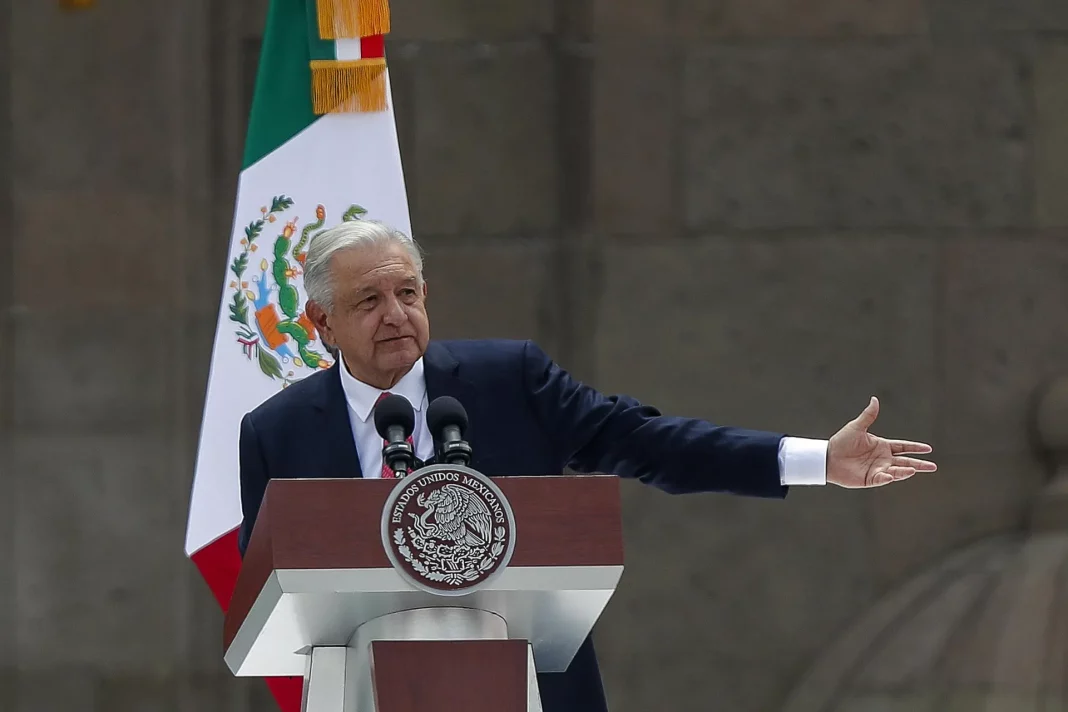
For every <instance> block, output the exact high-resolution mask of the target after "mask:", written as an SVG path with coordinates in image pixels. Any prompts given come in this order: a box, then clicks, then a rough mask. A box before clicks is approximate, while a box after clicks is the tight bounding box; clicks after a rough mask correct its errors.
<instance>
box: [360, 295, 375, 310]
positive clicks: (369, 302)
mask: <svg viewBox="0 0 1068 712" xmlns="http://www.w3.org/2000/svg"><path fill="white" fill-rule="evenodd" d="M377 303H378V297H367V298H366V299H364V300H363V301H362V302H360V307H362V308H364V309H371V308H373V307H374V305H375V304H377Z"/></svg>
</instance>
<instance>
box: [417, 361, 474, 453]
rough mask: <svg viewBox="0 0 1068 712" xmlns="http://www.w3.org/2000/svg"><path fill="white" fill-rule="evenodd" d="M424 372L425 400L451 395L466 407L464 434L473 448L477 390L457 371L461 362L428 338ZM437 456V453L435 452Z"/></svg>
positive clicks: (429, 400) (431, 401)
mask: <svg viewBox="0 0 1068 712" xmlns="http://www.w3.org/2000/svg"><path fill="white" fill-rule="evenodd" d="M423 373H424V375H425V377H426V395H427V402H428V403H433V402H434V399H435V398H440V397H441V396H452V397H453V398H455V399H456V400H458V401H460V404H461V405H463V407H464V410H466V411H467V419H468V426H467V434H466V435H465V436H464V439H465V440H467V442H469V443H471V447H472V448H475V442H476V440H477V438H478V426H477V422H478V421H477V418H476V417H475V413H476V412H477V410H478V402H477V395H476V394H477V391H476V390H475V387H474V385H473V384H472V383H471V382H470V381H468V380H467V379H465V378H464V377H463V376H462V375H461V374H460V364H459V362H457V360H456V359H455V358H454V357H453V355H452V354H451V353H449V351H448V349H446V348H445V347H444V346H442V345H441V344H438V343H436V342H434V341H431V342H430V343H429V344H428V345H427V349H426V353H425V354H423ZM435 460H436V453H435ZM475 460H476V462H477V460H478V449H477V448H475Z"/></svg>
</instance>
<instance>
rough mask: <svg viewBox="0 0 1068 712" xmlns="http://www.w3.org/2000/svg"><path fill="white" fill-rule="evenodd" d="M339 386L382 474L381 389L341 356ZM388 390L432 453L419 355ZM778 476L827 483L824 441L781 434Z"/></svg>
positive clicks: (364, 448) (356, 434)
mask: <svg viewBox="0 0 1068 712" xmlns="http://www.w3.org/2000/svg"><path fill="white" fill-rule="evenodd" d="M338 370H339V371H341V388H342V389H343V390H344V392H345V401H346V402H347V403H348V406H349V423H350V424H351V426H352V438H353V440H354V441H355V442H356V452H357V454H358V455H359V457H360V469H361V470H362V471H363V476H364V477H365V478H367V479H373V478H376V477H381V476H382V436H380V435H379V434H378V431H377V430H376V429H375V421H374V418H372V417H371V412H372V411H373V410H374V407H375V404H376V403H377V402H378V399H379V397H380V396H381V395H382V393H384V392H385V391H383V390H381V389H379V388H375V387H374V386H369V385H367V384H366V383H364V382H362V381H358V380H356V379H355V378H354V377H353V376H352V374H350V373H349V370H348V368H346V367H345V363H344V359H342V363H341V368H340V369H338ZM389 392H390V393H396V394H397V395H399V396H404V397H405V398H407V399H408V402H410V403H411V404H412V407H413V408H415V432H414V433H412V441H413V443H414V447H415V456H416V457H417V458H419V459H420V460H423V461H424V462H425V461H426V460H429V459H430V457H431V456H432V455H433V454H434V439H433V437H432V436H431V435H430V430H429V429H428V428H427V425H426V409H427V405H428V398H427V394H426V377H425V376H424V375H423V359H419V360H418V361H416V362H415V365H414V366H412V370H410V371H408V373H407V374H405V376H404V377H403V378H401V379H400V381H398V382H397V385H395V386H394V387H393V388H390V389H389ZM779 480H780V481H781V482H782V484H784V485H822V484H826V483H827V441H826V440H811V439H808V438H793V437H787V438H783V441H782V442H781V443H780V444H779Z"/></svg>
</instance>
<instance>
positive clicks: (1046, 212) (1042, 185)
mask: <svg viewBox="0 0 1068 712" xmlns="http://www.w3.org/2000/svg"><path fill="white" fill-rule="evenodd" d="M1035 70H1036V71H1035V120H1036V122H1037V128H1036V130H1035V190H1036V192H1037V196H1036V205H1037V210H1038V215H1037V218H1036V219H1037V222H1038V224H1039V225H1041V226H1043V227H1049V226H1068V200H1065V199H1064V198H1065V196H1066V195H1068V122H1065V120H1064V117H1065V116H1066V115H1068V43H1065V42H1051V43H1049V44H1047V45H1045V46H1044V47H1043V48H1042V50H1041V51H1040V52H1039V54H1038V60H1037V62H1036V65H1035Z"/></svg>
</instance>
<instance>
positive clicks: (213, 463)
mask: <svg viewBox="0 0 1068 712" xmlns="http://www.w3.org/2000/svg"><path fill="white" fill-rule="evenodd" d="M388 31H389V5H388V0H270V5H269V9H268V14H267V24H266V28H265V32H264V37H263V43H262V49H261V54H260V63H259V69H258V72H257V76H256V88H255V92H254V94H253V100H252V110H251V112H250V114H249V122H248V131H247V134H246V139H245V151H244V160H243V163H242V166H243V167H242V170H241V174H240V176H236V178H238V190H237V199H236V204H235V206H234V221H233V229H232V232H231V236H230V237H229V250H228V253H227V261H226V264H220V265H219V269H220V272H219V274H220V277H221V284H220V286H221V287H222V289H221V299H220V302H219V311H218V316H217V322H216V323H217V326H216V332H215V341H214V346H213V349H212V353H211V369H210V373H209V376H208V385H207V393H206V397H205V400H204V412H203V419H202V421H201V431H200V442H199V447H198V449H197V458H196V471H195V473H194V477H193V491H192V496H191V499H190V506H189V520H188V525H187V529H186V544H185V550H186V554H187V556H189V557H190V558H191V559H192V561H193V562H194V563H195V564H196V566H197V568H198V569H199V571H200V572H201V574H202V575H203V577H204V579H205V581H206V582H207V584H208V585H209V587H210V588H211V590H212V592H213V593H214V594H215V597H216V599H217V600H218V602H219V604H220V606H222V608H223V610H226V609H227V607H228V606H229V602H230V596H231V595H232V593H233V587H234V584H235V582H236V580H237V574H238V572H239V570H240V566H241V561H240V557H239V554H238V549H237V529H238V527H239V526H240V524H241V518H242V514H241V499H240V486H239V471H238V432H239V426H240V422H241V418H242V416H243V415H244V414H245V413H247V412H248V411H250V410H252V409H253V408H255V407H256V406H258V405H259V404H260V403H262V402H263V401H264V400H266V399H267V398H270V397H271V396H272V395H274V394H275V393H277V392H278V391H279V390H280V389H281V388H284V387H286V386H287V385H289V384H291V383H293V382H295V381H298V380H300V379H301V378H305V377H306V376H308V375H310V374H311V373H314V372H315V371H316V370H318V369H322V368H327V367H329V366H330V365H331V364H332V360H331V359H330V356H329V353H328V351H327V349H326V345H325V344H323V343H321V341H320V340H319V337H318V334H316V330H315V328H314V326H313V325H312V323H311V321H310V320H309V319H308V317H307V316H306V315H305V313H304V305H305V303H306V298H307V295H306V294H305V292H304V286H303V266H304V264H303V257H304V255H305V254H306V252H307V248H308V245H309V244H310V242H311V241H312V240H314V239H315V235H316V234H318V233H319V232H321V231H322V230H324V229H326V228H328V227H331V226H332V225H336V224H337V223H338V222H340V221H342V220H360V219H363V218H370V219H379V220H383V221H385V222H387V223H390V224H391V225H394V226H396V227H397V228H398V229H401V230H404V231H406V232H410V230H411V227H410V223H409V217H408V201H407V197H406V195H405V189H404V176H403V172H402V168H401V160H400V149H399V147H398V144H397V133H396V124H395V121H394V114H393V106H392V101H391V94H390V88H389V70H388V66H387V63H386V59H385V51H384V46H385V42H384V35H385V34H386V33H387V32H388ZM220 239H226V238H225V237H223V236H220ZM207 356H208V355H207V354H205V357H207ZM221 656H222V651H221V650H220V659H221ZM268 683H269V684H270V685H271V687H272V689H273V690H274V693H275V697H276V699H277V700H278V702H279V705H280V706H281V708H282V710H283V712H296V711H297V710H299V709H300V697H301V683H302V681H301V679H300V678H279V679H272V680H269V681H268Z"/></svg>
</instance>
